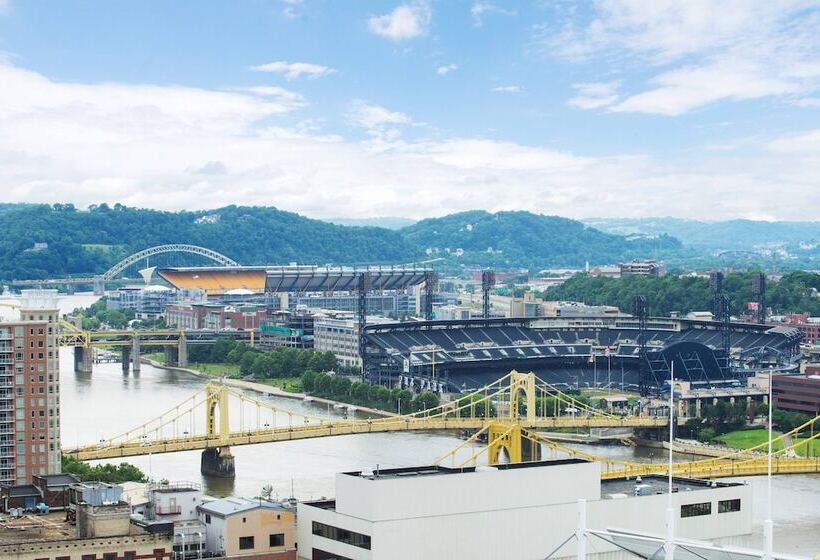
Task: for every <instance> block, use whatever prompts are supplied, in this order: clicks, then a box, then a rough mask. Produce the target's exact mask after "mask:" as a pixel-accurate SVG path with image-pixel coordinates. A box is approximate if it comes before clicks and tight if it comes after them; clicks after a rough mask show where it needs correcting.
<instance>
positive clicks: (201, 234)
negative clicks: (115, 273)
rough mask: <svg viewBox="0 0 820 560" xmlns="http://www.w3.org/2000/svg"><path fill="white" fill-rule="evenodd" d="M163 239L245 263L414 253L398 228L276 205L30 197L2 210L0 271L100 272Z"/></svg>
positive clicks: (34, 274)
mask: <svg viewBox="0 0 820 560" xmlns="http://www.w3.org/2000/svg"><path fill="white" fill-rule="evenodd" d="M35 243H47V244H48V247H47V248H36V247H35ZM165 243H190V244H194V245H201V246H204V247H208V248H209V249H213V250H215V251H219V252H221V253H223V254H225V255H227V256H228V257H231V258H232V259H234V260H236V261H238V262H240V263H242V264H247V265H251V264H269V263H288V262H292V261H297V262H299V263H301V264H325V263H345V264H365V263H377V262H386V263H397V262H406V261H408V260H413V259H414V257H415V256H416V252H415V251H414V249H413V248H412V246H410V245H409V244H408V243H406V242H405V240H404V239H403V238H402V236H401V235H400V234H399V233H397V232H394V231H389V230H385V229H380V228H362V227H343V226H337V225H333V224H329V223H327V222H322V221H319V220H311V219H308V218H305V217H303V216H299V215H298V214H293V213H290V212H283V211H281V210H277V209H275V208H258V207H241V206H228V207H225V208H219V209H217V210H211V211H201V212H160V211H156V210H146V209H139V208H129V207H125V206H121V205H119V204H117V205H114V206H113V207H109V206H107V205H105V204H101V205H99V206H92V207H91V208H90V209H89V210H87V211H80V210H77V209H76V208H74V206H73V205H70V204H55V205H53V206H48V205H33V206H19V207H16V208H6V211H5V212H4V213H3V214H2V227H0V279H20V278H42V277H49V276H51V277H54V276H63V275H71V274H85V273H89V272H102V271H105V270H106V269H107V268H108V267H109V266H111V265H113V264H115V263H116V262H118V261H119V260H120V259H121V258H123V257H125V256H128V255H129V254H132V253H135V252H137V251H140V250H142V249H145V248H147V247H152V246H155V245H162V244H165ZM41 247H42V246H41Z"/></svg>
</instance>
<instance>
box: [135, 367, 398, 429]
mask: <svg viewBox="0 0 820 560" xmlns="http://www.w3.org/2000/svg"><path fill="white" fill-rule="evenodd" d="M140 361H141V362H142V363H144V364H148V365H150V366H153V367H155V368H159V369H164V370H168V371H180V372H183V373H189V374H191V375H193V376H194V377H199V378H202V379H209V380H211V381H219V380H220V379H221V381H222V383H224V384H225V385H228V386H229V387H235V388H237V389H245V390H248V391H254V392H256V393H260V394H263V395H272V396H275V397H284V398H286V399H295V400H300V401H305V400H308V401H309V402H315V403H319V404H328V405H332V406H334V407H335V405H341V406H343V407H345V408H347V407H352V408H353V409H354V411H355V412H363V413H365V414H372V415H374V416H381V417H390V416H398V414H396V413H395V412H388V411H387V410H380V409H378V408H371V407H368V406H359V405H357V404H350V403H346V402H342V401H334V400H331V399H325V398H322V397H314V396H313V395H308V394H306V393H291V392H288V391H285V390H283V389H280V388H279V387H274V386H272V385H266V384H264V383H256V382H254V381H245V380H243V379H231V378H228V377H222V378H218V377H214V376H211V375H208V374H206V373H202V372H201V371H198V370H195V369H190V368H184V367H178V366H168V365H165V364H161V363H159V362H157V361H155V360H150V359H148V358H140Z"/></svg>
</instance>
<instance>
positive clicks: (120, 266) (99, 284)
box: [9, 243, 239, 294]
mask: <svg viewBox="0 0 820 560" xmlns="http://www.w3.org/2000/svg"><path fill="white" fill-rule="evenodd" d="M164 253H187V254H190V255H199V256H202V257H205V258H207V259H210V260H211V261H213V262H215V263H216V264H220V265H222V266H239V263H237V262H236V261H235V260H233V259H231V258H229V257H226V256H225V255H223V254H222V253H218V252H217V251H214V250H213V249H208V248H206V247H200V246H199V245H188V244H186V243H169V244H166V245H157V246H156V247H149V248H148V249H143V250H142V251H139V252H137V253H134V254H133V255H130V256H128V257H126V258H124V259H122V260H121V261H120V262H118V263H117V264H115V265H114V266H112V267H111V268H109V269H108V270H106V271H105V272H104V273H103V274H100V275H98V276H83V277H72V278H49V279H41V280H14V281H12V282H10V283H9V285H10V286H14V287H20V286H43V287H45V286H72V285H77V284H91V285H93V286H94V293H95V294H102V292H103V291H104V289H105V283H106V282H108V281H111V280H114V279H115V278H116V277H117V276H118V275H119V274H121V273H122V272H123V271H124V270H126V269H127V268H128V267H129V266H132V265H134V264H136V263H138V262H140V261H141V260H143V259H147V258H149V257H153V256H155V255H161V254H164Z"/></svg>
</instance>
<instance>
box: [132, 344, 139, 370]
mask: <svg viewBox="0 0 820 560" xmlns="http://www.w3.org/2000/svg"><path fill="white" fill-rule="evenodd" d="M131 363H132V364H133V366H132V367H133V368H134V373H139V371H140V337H138V336H135V337H134V338H133V339H132V343H131Z"/></svg>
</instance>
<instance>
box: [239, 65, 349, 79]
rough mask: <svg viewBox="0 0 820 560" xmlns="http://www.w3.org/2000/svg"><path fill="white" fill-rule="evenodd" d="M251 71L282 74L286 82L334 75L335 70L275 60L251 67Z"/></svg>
mask: <svg viewBox="0 0 820 560" xmlns="http://www.w3.org/2000/svg"><path fill="white" fill-rule="evenodd" d="M251 70H254V71H256V72H273V73H275V74H282V75H283V76H285V79H286V80H289V81H290V80H296V79H299V78H301V77H302V76H305V77H307V78H310V79H312V80H315V79H316V78H321V77H323V76H329V75H330V74H335V73H336V70H335V69H333V68H330V67H328V66H322V65H321V64H311V63H309V62H287V61H285V60H277V61H276V62H268V63H267V64H259V65H257V66H251Z"/></svg>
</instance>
